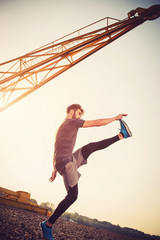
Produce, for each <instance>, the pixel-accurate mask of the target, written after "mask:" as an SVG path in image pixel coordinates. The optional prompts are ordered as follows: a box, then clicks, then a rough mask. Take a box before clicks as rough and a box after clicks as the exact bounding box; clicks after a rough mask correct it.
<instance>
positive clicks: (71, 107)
mask: <svg viewBox="0 0 160 240" xmlns="http://www.w3.org/2000/svg"><path fill="white" fill-rule="evenodd" d="M71 109H73V110H75V111H76V110H77V109H80V110H81V112H82V114H83V113H84V110H83V108H82V107H81V105H79V104H72V105H70V106H68V107H67V114H68V113H69V112H70V111H71Z"/></svg>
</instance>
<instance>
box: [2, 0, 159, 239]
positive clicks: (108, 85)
mask: <svg viewBox="0 0 160 240" xmlns="http://www.w3.org/2000/svg"><path fill="white" fill-rule="evenodd" d="M159 3H160V1H159V0H155V1H150V0H145V1H144V0H134V1H133V0H119V1H116V0H81V1H78V0H68V1H66V0H0V31H1V37H0V62H4V61H7V60H9V59H12V58H15V57H18V56H21V55H23V54H25V53H27V52H29V51H31V50H34V49H36V48H38V47H41V46H43V45H44V44H47V43H49V42H52V41H53V40H56V39H58V38H60V37H63V36H64V35H66V34H68V33H71V32H73V31H75V30H77V29H79V28H82V27H84V26H86V25H88V24H90V23H92V22H95V21H97V20H100V19H102V18H104V17H108V16H109V17H114V18H117V19H124V18H126V17H127V13H128V12H129V11H130V10H132V9H135V8H136V7H149V6H151V5H154V4H159ZM159 27H160V18H159V19H156V20H154V21H147V22H145V23H143V24H142V25H140V26H138V27H137V28H135V29H133V30H132V31H131V32H129V33H127V34H125V35H124V36H123V37H121V38H119V39H118V40H116V41H114V42H113V43H111V44H109V45H108V46H107V47H105V48H103V49H101V50H100V51H98V52H97V53H95V54H94V55H92V56H90V57H89V58H87V59H85V60H84V61H82V62H81V63H79V64H77V65H76V66H74V67H73V68H71V69H70V70H69V71H66V72H65V73H63V74H61V75H60V76H58V77H57V78H55V79H54V80H52V81H51V82H49V83H48V84H46V85H45V86H43V87H42V88H40V89H38V90H36V91H35V92H33V93H32V94H30V95H29V96H27V97H25V98H24V99H22V100H21V101H20V102H18V103H16V104H14V105H13V106H11V107H9V108H8V109H6V110H4V111H3V112H1V113H0V133H1V134H0V135H1V137H0V146H1V151H0V166H1V167H0V186H1V187H4V188H8V189H11V190H13V191H18V190H22V191H27V192H30V193H31V197H32V198H34V199H36V200H37V201H38V203H41V202H47V201H49V202H51V203H54V204H55V206H56V205H57V204H58V203H59V202H60V201H61V200H62V199H63V198H64V196H65V195H66V191H65V188H64V184H63V179H62V177H61V176H60V175H58V176H57V178H56V180H55V181H54V182H53V183H50V182H49V181H48V179H49V177H50V175H51V173H52V156H53V149H54V137H55V134H56V131H57V128H58V126H59V125H60V124H61V122H62V121H63V119H64V118H65V116H66V115H65V111H66V108H67V106H68V105H70V104H72V103H79V104H81V105H82V107H83V108H84V110H85V114H84V116H83V119H84V120H94V119H98V118H110V117H114V116H116V115H118V114H120V113H127V114H128V116H127V117H126V118H125V119H124V120H125V121H126V122H127V124H128V125H129V127H130V129H131V131H132V133H133V137H132V138H129V139H124V140H122V141H119V142H118V143H115V144H114V145H112V146H111V147H109V148H107V149H105V150H102V151H99V152H96V153H94V154H93V155H91V156H90V157H89V159H88V164H87V165H86V166H83V167H82V168H81V169H80V170H79V171H80V173H81V174H82V176H81V178H80V181H79V197H78V200H77V201H76V202H75V203H74V204H73V205H72V206H71V207H70V208H69V209H68V211H69V212H78V213H79V214H81V215H85V216H88V217H91V218H97V219H98V220H102V221H108V222H111V223H112V224H116V225H120V226H121V227H130V228H134V229H138V230H140V231H143V232H145V233H149V234H154V235H160V204H159V203H160V174H159V169H160V151H159V147H160V146H159V135H160V125H159V119H160V94H159V92H160V81H159V76H160V65H159V62H160V57H159V56H160V48H159V38H160V31H159ZM119 128H120V126H119V122H118V121H115V122H113V123H111V124H109V125H107V126H103V127H99V128H96V127H95V128H88V129H80V130H79V133H78V138H77V142H76V146H75V150H76V149H77V148H79V147H82V146H83V145H85V144H87V143H89V142H93V141H99V140H102V139H105V138H108V137H112V136H114V135H116V134H118V133H119Z"/></svg>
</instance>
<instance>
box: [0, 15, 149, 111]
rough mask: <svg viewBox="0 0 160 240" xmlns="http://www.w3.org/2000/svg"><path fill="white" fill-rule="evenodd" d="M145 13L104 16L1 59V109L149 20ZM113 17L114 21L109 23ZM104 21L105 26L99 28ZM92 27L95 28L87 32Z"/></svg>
mask: <svg viewBox="0 0 160 240" xmlns="http://www.w3.org/2000/svg"><path fill="white" fill-rule="evenodd" d="M147 14H148V13H147ZM145 15H146V14H145V13H144V14H142V15H141V16H134V17H131V18H127V19H124V20H117V19H114V18H109V17H106V18H103V19H101V20H99V21H97V22H95V23H93V24H90V25H88V26H86V27H84V28H81V29H79V30H77V31H75V32H73V33H71V34H69V35H66V36H65V37H63V38H60V39H58V40H56V41H54V42H51V43H49V44H47V45H45V46H43V47H41V48H38V49H36V50H34V51H31V52H29V53H27V54H25V55H23V56H21V57H18V58H15V59H12V60H10V61H7V62H4V63H1V64H0V67H4V68H5V70H3V71H1V72H0V74H1V76H0V111H3V110H4V109H6V108H8V107H9V106H11V105H12V104H14V103H16V102H18V101H19V100H20V99H22V98H24V97H25V96H27V95H28V94H30V93H31V92H33V91H35V90H36V89H38V88H40V87H41V86H43V85H44V84H46V83H47V82H49V81H51V80H52V79H54V78H55V77H57V76H58V75H60V74H61V73H63V72H65V71H67V70H68V69H70V68H71V67H73V66H75V65H76V64H77V63H79V62H81V61H82V60H84V59H85V58H87V57H88V56H90V55H92V54H93V53H95V52H97V51H98V50H100V49H101V48H103V47H105V46H106V45H108V44H110V43H111V42H113V41H114V40H116V39H117V38H119V37H121V36H122V35H124V34H125V33H127V32H128V31H130V30H132V29H133V28H135V27H137V26H138V25H140V24H142V23H143V22H144V21H146V20H147V19H146V18H145V17H144V16H145ZM111 20H112V21H114V23H112V24H109V21H111ZM104 22H105V26H104V25H103V27H101V28H98V29H96V26H97V25H98V24H101V23H103V24H104ZM89 28H92V31H90V32H87V31H88V29H89Z"/></svg>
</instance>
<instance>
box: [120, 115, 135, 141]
mask: <svg viewBox="0 0 160 240" xmlns="http://www.w3.org/2000/svg"><path fill="white" fill-rule="evenodd" d="M119 121H120V124H121V129H120V131H121V133H122V134H123V136H124V138H128V137H131V136H132V133H131V131H130V129H129V127H128V125H127V123H126V122H125V121H124V120H122V119H120V120H119Z"/></svg>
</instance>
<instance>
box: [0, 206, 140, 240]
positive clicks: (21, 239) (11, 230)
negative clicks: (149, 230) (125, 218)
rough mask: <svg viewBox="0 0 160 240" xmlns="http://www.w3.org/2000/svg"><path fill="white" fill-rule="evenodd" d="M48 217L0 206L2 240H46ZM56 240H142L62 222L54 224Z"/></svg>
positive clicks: (59, 220)
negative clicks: (45, 221)
mask: <svg viewBox="0 0 160 240" xmlns="http://www.w3.org/2000/svg"><path fill="white" fill-rule="evenodd" d="M44 220H47V217H45V216H42V215H39V214H37V213H34V212H30V211H27V210H23V209H18V208H14V207H9V206H5V205H0V240H44V238H43V234H42V231H41V228H40V223H41V222H42V221H44ZM53 237H54V239H55V240H122V239H123V240H140V239H138V238H132V237H128V236H125V235H121V234H118V233H113V232H110V231H106V230H103V229H98V228H94V227H87V226H83V225H79V224H77V223H72V222H69V221H65V220H62V219H61V218H59V219H58V220H57V221H56V223H55V224H54V228H53Z"/></svg>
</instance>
